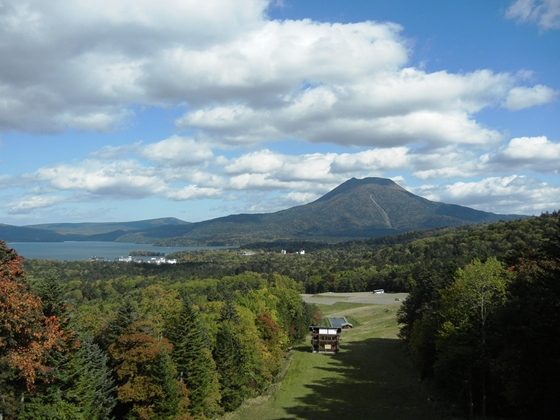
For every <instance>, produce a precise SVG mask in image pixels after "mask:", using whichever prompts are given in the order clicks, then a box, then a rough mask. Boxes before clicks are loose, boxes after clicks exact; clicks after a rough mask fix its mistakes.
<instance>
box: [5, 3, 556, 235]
mask: <svg viewBox="0 0 560 420" xmlns="http://www.w3.org/2000/svg"><path fill="white" fill-rule="evenodd" d="M0 4H1V6H0V57H2V60H0V223H6V224H13V225H28V224H39V223H55V222H83V221H99V222H103V221H127V220H140V219H149V218H157V217H177V218H180V219H183V220H186V221H192V222H195V221H201V220H207V219H211V218H215V217H219V216H224V215H228V214H234V213H245V212H272V211H277V210H281V209H284V208H288V207H292V206H295V205H300V204H305V203H308V202H310V201H313V200H315V199H317V198H318V197H320V196H321V195H323V194H325V193H326V192H328V191H329V190H331V189H332V188H334V187H336V186H337V185H339V184H340V183H342V182H344V181H345V180H347V179H349V178H351V177H357V178H363V177H366V176H378V177H387V178H391V179H393V180H394V181H395V182H397V183H398V184H399V185H401V186H403V187H404V188H406V189H408V190H409V191H411V192H413V193H415V194H417V195H420V196H423V197H426V198H428V199H430V200H434V201H443V202H446V203H454V204H460V205H465V206H469V207H473V208H476V209H480V210H485V211H492V212H496V213H516V214H536V215H538V214H540V213H542V212H544V211H554V210H558V209H560V178H559V173H558V166H559V165H558V162H559V161H560V122H559V121H560V101H559V100H560V54H559V53H558V51H560V0H493V1H470V2H466V1H460V0H445V1H444V0H432V1H421V0H420V1H419V0H416V1H414V0H404V1H399V2H395V1H389V0H359V1H358V0H355V1H351V0H349V1H345V2H341V1H336V0H297V1H296V0H274V1H266V0H203V1H202V0H189V1H187V0H159V1H153V0H136V1H133V0H96V1H91V0H81V1H76V0H71V1H70V0H52V1H50V2H48V4H47V3H45V2H44V1H40V0H26V1H21V0H6V1H3V2H1V3H0Z"/></svg>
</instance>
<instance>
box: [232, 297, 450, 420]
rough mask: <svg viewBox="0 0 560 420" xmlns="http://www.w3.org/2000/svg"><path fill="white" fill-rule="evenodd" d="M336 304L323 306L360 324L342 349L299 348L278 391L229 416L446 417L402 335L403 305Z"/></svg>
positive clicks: (264, 419)
mask: <svg viewBox="0 0 560 420" xmlns="http://www.w3.org/2000/svg"><path fill="white" fill-rule="evenodd" d="M335 305H338V306H335ZM335 305H321V309H322V310H324V314H325V315H328V314H332V313H336V314H340V315H344V316H347V317H352V318H354V319H356V320H357V321H358V323H359V324H360V325H359V326H358V327H355V328H353V329H351V330H344V332H343V333H342V338H343V342H342V346H341V347H342V350H341V351H340V353H338V354H337V355H334V356H331V355H323V354H313V353H311V352H310V351H309V349H310V346H309V345H302V346H300V347H297V348H295V349H294V350H293V351H294V354H293V357H292V361H291V365H290V368H289V370H288V372H287V374H286V376H285V377H284V379H283V381H282V383H281V385H280V387H279V389H278V391H277V393H276V394H275V395H273V396H271V397H269V398H267V399H261V400H260V401H253V403H252V404H251V405H249V404H246V405H244V406H243V407H242V408H241V409H240V410H238V411H237V412H236V413H235V414H234V415H232V416H228V418H230V419H232V420H233V419H235V420H240V419H243V420H273V419H282V420H283V419H308V420H319V419H321V420H329V419H337V420H340V419H353V420H354V419H355V420H360V419H383V420H397V419H398V420H425V419H430V420H437V419H442V418H443V417H442V416H441V415H440V414H439V413H437V412H436V410H435V409H434V408H433V407H431V406H430V404H429V402H428V400H427V396H426V395H425V394H424V392H423V391H422V389H421V385H420V384H419V382H418V379H417V375H416V374H415V373H414V371H413V369H412V366H411V365H410V362H409V361H408V359H407V358H406V356H405V353H404V350H403V343H402V342H401V341H400V340H398V339H397V332H398V326H397V323H396V317H395V314H396V310H397V308H398V306H399V304H398V303H395V304H392V305H365V304H349V303H337V304H335Z"/></svg>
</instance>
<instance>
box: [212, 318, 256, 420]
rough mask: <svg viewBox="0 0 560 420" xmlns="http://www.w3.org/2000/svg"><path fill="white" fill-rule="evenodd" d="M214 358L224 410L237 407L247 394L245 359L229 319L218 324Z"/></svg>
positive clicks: (231, 409)
mask: <svg viewBox="0 0 560 420" xmlns="http://www.w3.org/2000/svg"><path fill="white" fill-rule="evenodd" d="M214 360H215V362H216V369H217V371H218V375H219V380H220V393H221V396H222V407H224V409H225V410H226V411H233V410H235V409H236V408H238V407H239V406H240V405H241V403H242V402H243V400H244V399H245V396H246V394H247V389H246V388H247V386H246V384H247V380H246V374H247V373H248V372H246V368H245V365H246V363H245V362H246V361H245V356H244V352H243V348H242V345H241V342H240V341H239V339H238V338H237V337H236V335H235V329H234V328H233V327H232V325H231V321H223V322H222V323H221V324H220V329H219V331H218V335H217V336H216V347H215V349H214Z"/></svg>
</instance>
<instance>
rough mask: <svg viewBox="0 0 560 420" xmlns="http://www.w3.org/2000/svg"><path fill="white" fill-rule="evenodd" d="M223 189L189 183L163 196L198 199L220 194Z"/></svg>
mask: <svg viewBox="0 0 560 420" xmlns="http://www.w3.org/2000/svg"><path fill="white" fill-rule="evenodd" d="M222 193H223V191H222V190H221V189H219V188H200V187H197V186H195V185H189V186H187V187H184V188H181V189H179V190H174V191H169V192H168V193H166V194H165V196H166V197H167V198H169V199H171V200H174V201H184V200H198V199H202V198H212V197H219V196H221V195H222Z"/></svg>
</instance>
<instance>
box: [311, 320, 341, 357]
mask: <svg viewBox="0 0 560 420" xmlns="http://www.w3.org/2000/svg"><path fill="white" fill-rule="evenodd" d="M309 331H310V332H311V350H312V351H313V353H329V354H334V353H337V352H338V350H339V347H340V333H341V331H342V328H330V327H316V326H312V327H309Z"/></svg>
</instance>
